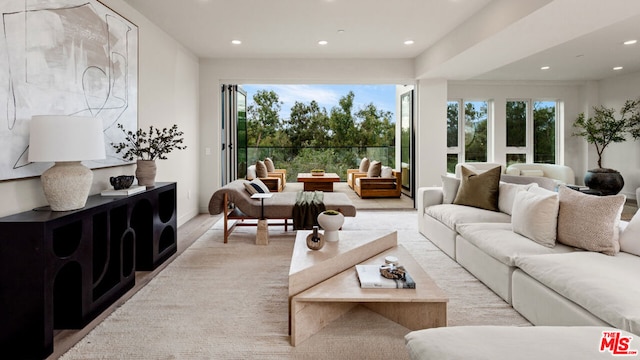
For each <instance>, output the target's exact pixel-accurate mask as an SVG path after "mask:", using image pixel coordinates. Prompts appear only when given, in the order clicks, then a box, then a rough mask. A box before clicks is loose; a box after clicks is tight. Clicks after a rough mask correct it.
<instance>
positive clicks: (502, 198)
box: [498, 182, 538, 215]
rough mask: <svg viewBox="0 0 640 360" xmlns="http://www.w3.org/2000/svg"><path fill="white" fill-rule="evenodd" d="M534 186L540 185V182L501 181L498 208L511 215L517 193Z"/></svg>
mask: <svg viewBox="0 0 640 360" xmlns="http://www.w3.org/2000/svg"><path fill="white" fill-rule="evenodd" d="M532 186H538V184H536V183H532V184H512V183H506V182H500V189H499V190H498V194H499V195H498V209H500V212H503V213H505V214H509V215H511V212H512V209H513V202H514V200H515V199H516V194H517V193H518V192H520V191H527V190H529V188H531V187H532Z"/></svg>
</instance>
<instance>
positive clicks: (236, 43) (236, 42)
mask: <svg viewBox="0 0 640 360" xmlns="http://www.w3.org/2000/svg"><path fill="white" fill-rule="evenodd" d="M231 43H232V44H233V45H240V44H242V41H240V40H231Z"/></svg>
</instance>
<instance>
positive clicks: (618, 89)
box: [588, 73, 640, 198]
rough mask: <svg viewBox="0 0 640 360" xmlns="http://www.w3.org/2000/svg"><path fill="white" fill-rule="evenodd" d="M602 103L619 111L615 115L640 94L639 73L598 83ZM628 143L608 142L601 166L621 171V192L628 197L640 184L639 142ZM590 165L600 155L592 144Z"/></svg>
mask: <svg viewBox="0 0 640 360" xmlns="http://www.w3.org/2000/svg"><path fill="white" fill-rule="evenodd" d="M598 85H599V86H598V99H599V104H601V105H604V106H606V107H609V108H614V109H615V110H616V115H618V116H619V115H620V113H619V111H620V108H621V107H622V105H623V104H624V102H625V101H626V100H630V99H637V98H638V97H640V73H635V74H631V75H624V76H619V77H615V78H611V79H608V80H603V81H600V82H599V84H598ZM627 139H628V140H627V141H626V142H622V143H614V144H611V145H609V147H607V148H606V149H605V151H604V154H603V157H602V166H603V167H606V168H611V169H616V170H618V171H620V173H621V174H622V177H623V178H624V182H625V185H624V188H623V189H622V191H621V193H623V194H625V195H627V197H629V198H635V191H636V189H637V188H638V187H640V141H638V140H637V141H634V140H633V139H632V138H631V137H628V138H627ZM588 148H589V154H590V156H589V160H590V161H589V168H594V167H596V161H597V155H595V148H594V146H593V145H589V147H588Z"/></svg>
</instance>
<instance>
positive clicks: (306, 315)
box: [289, 231, 448, 346]
mask: <svg viewBox="0 0 640 360" xmlns="http://www.w3.org/2000/svg"><path fill="white" fill-rule="evenodd" d="M308 233H309V232H302V231H299V232H298V237H296V245H295V246H294V252H293V257H292V260H291V262H292V265H291V266H292V269H291V270H290V272H289V294H290V319H289V320H290V326H291V344H292V345H293V346H295V345H297V344H299V343H301V342H303V341H304V340H306V339H307V338H309V337H310V336H312V335H313V334H315V333H316V332H318V331H319V330H320V329H322V328H323V327H325V326H326V325H327V324H329V323H331V322H332V321H333V320H335V319H337V318H339V317H340V316H342V315H343V314H344V313H346V312H348V311H350V310H351V309H352V308H353V307H355V306H357V305H364V306H365V307H367V308H368V309H370V310H372V311H375V312H377V313H379V314H381V315H383V316H385V317H387V318H389V319H391V320H393V321H395V322H397V323H399V324H401V325H403V326H405V327H407V328H408V329H410V330H418V329H426V328H432V327H440V326H446V325H447V302H448V297H447V296H446V294H445V293H444V291H442V290H441V289H440V288H439V287H438V286H437V285H436V284H435V282H434V281H433V280H432V279H431V278H430V277H429V276H428V275H427V274H426V273H425V271H424V270H423V269H422V267H421V266H420V265H419V264H418V263H417V262H416V261H415V259H413V257H412V256H411V254H410V253H409V252H408V251H407V250H406V249H405V248H404V247H402V246H396V245H395V244H393V242H390V241H389V240H391V239H393V240H395V241H396V243H397V234H396V233H395V232H393V233H391V234H389V235H387V236H383V237H382V238H380V237H378V238H376V237H377V236H378V235H374V236H373V238H372V239H371V240H372V241H373V244H375V246H378V247H379V246H388V245H392V246H391V247H390V248H388V249H387V250H384V251H382V252H381V253H378V254H376V255H373V256H372V257H370V258H367V259H366V260H364V259H363V260H357V257H354V256H353V255H354V254H358V253H359V252H366V251H371V250H370V248H371V247H372V246H371V245H367V244H366V241H364V239H363V238H364V237H366V236H370V234H367V235H364V234H361V236H362V237H361V238H360V242H361V244H360V246H358V247H355V250H354V248H352V249H351V250H350V251H348V252H346V253H345V252H339V251H338V252H337V253H339V254H338V255H337V257H338V261H337V263H339V264H340V265H341V266H340V267H338V268H344V270H339V271H331V270H332V269H334V268H335V263H336V261H334V260H333V259H335V258H336V256H329V255H328V254H327V255H326V256H325V255H324V254H322V253H321V252H322V251H323V250H325V248H326V247H327V245H329V244H327V245H325V247H324V248H322V249H321V250H319V251H317V252H315V253H316V254H317V255H315V254H309V253H308V252H311V251H312V250H308V252H307V253H306V254H303V253H302V251H301V249H300V248H299V246H298V243H299V240H302V241H301V242H303V241H304V238H306V235H307V234H308ZM343 233H344V232H343ZM352 233H358V232H352ZM345 235H346V234H345ZM354 236H356V235H354ZM346 239H348V236H343V234H342V233H341V238H340V240H339V241H338V246H339V243H340V242H342V241H343V240H346ZM380 239H383V240H380ZM304 246H305V247H306V245H304ZM296 248H298V249H297V250H298V251H296ZM328 253H329V254H331V253H336V251H335V249H332V248H329V249H328ZM347 253H351V255H350V256H345V255H344V254H347ZM389 255H393V256H396V257H397V258H398V259H399V260H400V263H401V264H402V265H404V266H405V268H406V269H407V271H408V272H409V274H411V277H412V278H413V279H414V281H415V282H416V289H362V288H361V287H360V282H359V281H358V277H357V275H356V271H355V265H356V264H383V263H384V258H385V257H386V256H389ZM301 256H302V257H313V258H317V259H313V260H311V261H309V259H307V263H312V264H310V265H309V266H306V267H304V268H301V264H302V263H303V261H301V260H300V258H298V259H296V257H301ZM294 267H296V268H297V269H298V270H299V271H294V270H295V269H294ZM318 274H322V275H323V276H320V275H318ZM312 276H314V278H313V279H312ZM292 277H293V278H292ZM320 277H324V278H325V279H324V280H322V279H320ZM313 282H317V284H315V285H313V286H311V287H309V288H307V289H306V290H303V291H300V292H299V293H296V291H297V290H300V289H302V288H305V287H307V286H308V285H310V284H311V283H313ZM292 294H295V295H292Z"/></svg>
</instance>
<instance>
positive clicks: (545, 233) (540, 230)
mask: <svg viewBox="0 0 640 360" xmlns="http://www.w3.org/2000/svg"><path fill="white" fill-rule="evenodd" d="M500 196H502V194H500ZM558 205H559V202H558V194H556V193H551V194H544V195H542V194H536V193H534V192H530V191H519V192H517V193H516V195H515V200H514V202H513V213H512V214H511V226H512V228H513V231H514V232H516V233H518V234H520V235H522V236H524V237H527V238H529V239H531V240H533V241H535V242H537V243H538V244H540V245H544V246H546V247H550V248H551V247H554V246H555V245H556V228H557V225H558Z"/></svg>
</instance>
